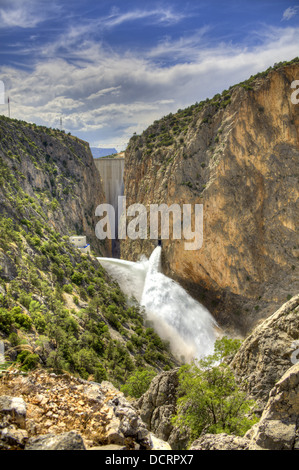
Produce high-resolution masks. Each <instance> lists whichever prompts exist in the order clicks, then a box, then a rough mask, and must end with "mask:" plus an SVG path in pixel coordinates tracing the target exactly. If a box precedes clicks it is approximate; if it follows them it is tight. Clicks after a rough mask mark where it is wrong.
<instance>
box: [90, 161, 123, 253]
mask: <svg viewBox="0 0 299 470" xmlns="http://www.w3.org/2000/svg"><path fill="white" fill-rule="evenodd" d="M94 163H95V165H96V167H97V169H98V171H99V173H100V175H101V178H102V184H103V189H104V193H105V196H106V202H107V203H108V204H111V205H112V206H113V207H114V210H115V229H116V233H117V230H118V220H119V216H120V214H118V196H123V194H124V167H125V159H124V158H117V157H116V158H96V159H94ZM112 255H113V256H114V257H118V255H119V243H118V241H117V240H112Z"/></svg>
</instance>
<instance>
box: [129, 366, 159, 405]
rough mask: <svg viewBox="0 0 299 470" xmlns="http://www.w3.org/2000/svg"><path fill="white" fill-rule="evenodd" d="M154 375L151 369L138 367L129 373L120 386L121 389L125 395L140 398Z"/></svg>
mask: <svg viewBox="0 0 299 470" xmlns="http://www.w3.org/2000/svg"><path fill="white" fill-rule="evenodd" d="M155 376H156V373H155V372H154V371H153V370H148V369H139V370H136V371H135V372H134V373H133V374H131V375H130V376H129V378H128V380H127V382H126V383H125V384H124V385H123V386H122V387H121V391H122V392H123V393H124V394H125V395H126V396H127V395H129V396H130V397H133V398H140V397H141V395H143V394H144V393H145V392H146V391H147V389H148V388H149V386H150V383H151V381H152V380H153V378H154V377H155Z"/></svg>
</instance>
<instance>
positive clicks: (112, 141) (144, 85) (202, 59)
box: [0, 0, 299, 150]
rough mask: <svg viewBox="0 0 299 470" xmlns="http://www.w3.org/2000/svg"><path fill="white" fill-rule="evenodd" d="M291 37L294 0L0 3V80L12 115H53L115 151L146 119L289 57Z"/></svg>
mask: <svg viewBox="0 0 299 470" xmlns="http://www.w3.org/2000/svg"><path fill="white" fill-rule="evenodd" d="M298 38H299V4H298V1H297V2H295V1H293V0H251V1H242V0H232V1H226V2H224V1H223V0H221V1H220V0H210V1H206V0H192V1H188V0H186V1H182V0H180V1H178V0H172V1H162V2H161V1H160V2H155V1H142V2H141V1H140V0H139V1H136V0H131V1H126V2H124V1H118V0H116V1H113V0H100V1H94V0H93V1H90V0H87V1H84V0H80V1H79V0H72V1H69V0H60V1H58V0H54V1H51V2H49V1H44V0H26V1H25V0H0V44H1V47H0V80H2V81H3V82H4V85H5V90H6V97H7V96H9V97H10V102H11V116H12V117H15V118H17V119H24V120H26V121H30V122H36V123H37V124H43V125H47V126H51V127H59V122H60V118H62V122H63V127H64V128H65V130H66V131H67V132H69V131H70V132H72V133H73V134H75V135H77V136H79V137H81V138H83V139H85V140H87V141H89V142H90V144H91V146H97V147H116V148H117V149H118V150H122V149H123V148H125V146H126V143H127V142H128V140H129V138H130V137H131V136H132V134H133V133H134V132H137V133H140V132H142V131H143V130H144V129H145V128H146V127H147V126H148V125H149V124H151V123H152V122H153V121H154V120H155V119H158V118H160V117H162V116H164V115H166V114H169V113H170V112H175V111H176V110H177V109H179V108H184V107H186V106H189V105H191V104H193V103H195V102H196V101H200V100H202V99H205V98H206V97H212V96H213V95H214V94H215V93H218V92H221V91H222V90H224V89H225V88H227V87H228V86H230V85H233V84H234V83H238V82H239V81H242V80H244V79H246V78H248V77H249V76H250V75H252V74H254V73H257V72H259V71H262V70H264V69H266V68H268V67H269V66H270V65H273V64H274V63H275V62H279V61H281V60H290V59H293V58H294V57H296V56H298V55H299V54H298V49H299V48H298V44H299V43H298ZM0 113H1V114H7V106H5V105H0Z"/></svg>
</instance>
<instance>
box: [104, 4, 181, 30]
mask: <svg viewBox="0 0 299 470" xmlns="http://www.w3.org/2000/svg"><path fill="white" fill-rule="evenodd" d="M145 18H148V19H151V21H152V22H154V23H155V22H157V23H160V24H163V23H165V24H173V23H177V22H179V21H180V20H182V19H183V18H185V15H183V14H182V13H178V12H174V11H172V10H171V9H170V8H157V9H153V10H132V11H129V12H127V13H119V12H118V10H117V9H113V11H112V14H111V15H110V16H108V17H106V18H104V21H103V24H104V26H105V27H109V28H111V27H114V26H118V25H120V24H122V23H125V22H128V21H137V20H141V19H145Z"/></svg>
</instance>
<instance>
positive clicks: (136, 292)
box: [98, 246, 217, 362]
mask: <svg viewBox="0 0 299 470" xmlns="http://www.w3.org/2000/svg"><path fill="white" fill-rule="evenodd" d="M98 260H99V262H100V263H101V264H102V265H103V266H104V268H105V269H106V270H107V271H108V273H110V275H111V276H112V277H113V278H114V279H116V280H117V281H118V282H119V285H120V287H121V289H122V290H123V291H124V292H125V293H126V294H127V295H129V296H130V295H133V296H134V297H135V298H136V300H138V302H139V303H140V305H141V306H143V307H144V309H145V311H146V315H147V319H148V320H149V321H151V322H153V325H154V328H155V330H156V331H157V333H158V334H159V336H160V337H161V338H162V339H164V340H167V341H169V342H170V347H171V350H172V352H173V354H175V355H176V356H177V357H179V358H182V359H184V360H185V361H187V362H189V361H191V360H192V359H193V358H198V359H199V358H202V357H204V356H207V355H208V354H211V353H212V352H213V350H214V342H215V339H216V336H217V335H216V328H217V323H216V321H215V320H214V318H213V317H212V315H211V314H210V312H209V311H208V310H207V309H206V308H205V307H204V306H203V305H201V304H200V303H199V302H197V301H196V300H194V299H193V298H192V297H191V296H190V295H189V294H188V293H187V292H186V291H185V289H183V288H182V287H181V286H180V285H179V284H178V283H177V282H175V281H173V280H172V279H170V278H169V277H167V276H165V275H164V274H163V273H162V272H161V247H160V246H157V247H156V248H155V250H154V251H153V253H152V254H151V256H150V259H149V260H142V261H140V262H137V263H134V262H131V261H124V260H117V259H113V258H98Z"/></svg>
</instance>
